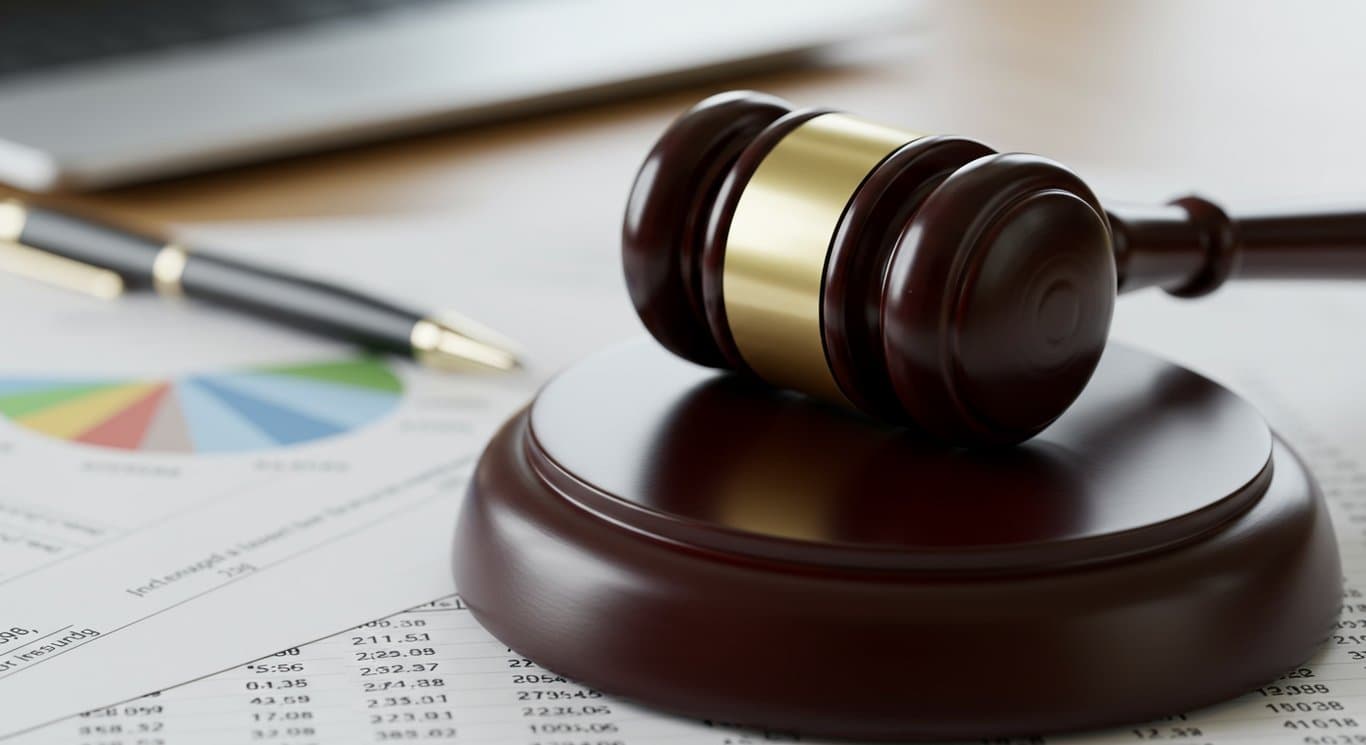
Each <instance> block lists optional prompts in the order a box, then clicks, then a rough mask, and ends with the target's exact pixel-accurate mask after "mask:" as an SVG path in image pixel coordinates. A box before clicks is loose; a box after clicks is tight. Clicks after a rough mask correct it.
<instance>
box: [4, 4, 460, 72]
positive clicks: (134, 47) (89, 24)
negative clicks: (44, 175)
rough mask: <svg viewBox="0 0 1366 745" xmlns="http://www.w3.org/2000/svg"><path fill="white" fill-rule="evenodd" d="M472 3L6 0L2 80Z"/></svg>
mask: <svg viewBox="0 0 1366 745" xmlns="http://www.w3.org/2000/svg"><path fill="white" fill-rule="evenodd" d="M450 2H468V0H0V78H6V77H10V76H16V75H22V74H27V73H32V72H39V71H43V70H48V69H52V68H57V67H64V66H69V65H78V64H85V63H91V62H98V61H103V60H107V59H113V58H118V57H128V56H134V55H140V54H147V53H154V52H159V51H163V50H167V49H172V48H176V47H185V46H191V45H195V44H205V43H212V42H216V41H223V40H229V39H235V38H237V37H241V36H247V35H250V34H259V33H263V32H267V31H277V30H283V29H301V28H303V27H307V26H312V25H316V24H322V23H332V22H336V21H339V20H346V19H356V18H357V17H362V19H363V17H366V16H374V15H376V14H380V13H391V12H398V11H401V10H403V9H406V8H410V7H412V6H420V5H433V4H436V3H450Z"/></svg>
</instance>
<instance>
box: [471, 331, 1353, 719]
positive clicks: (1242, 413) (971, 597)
mask: <svg viewBox="0 0 1366 745" xmlns="http://www.w3.org/2000/svg"><path fill="white" fill-rule="evenodd" d="M454 558H455V577H456V581H457V584H458V586H459V590H460V592H461V595H462V597H463V598H464V599H465V601H466V602H467V603H468V605H469V606H470V608H471V609H472V611H473V612H474V614H475V616H476V617H477V618H478V619H479V621H480V622H481V623H482V624H484V625H485V626H486V627H487V628H488V629H489V630H490V631H491V632H493V634H494V635H495V636H497V637H498V638H499V639H501V640H502V641H503V642H505V643H506V644H508V645H509V646H510V647H512V648H513V649H515V650H517V651H518V652H520V653H522V654H524V655H526V656H528V657H529V658H531V659H532V660H534V661H536V662H537V663H539V664H541V665H544V666H546V667H548V668H549V669H551V670H553V671H555V672H557V673H560V674H563V675H566V676H569V677H571V678H574V679H576V680H579V681H581V682H583V683H585V684H587V685H589V686H592V687H593V688H596V689H600V690H602V691H605V692H608V693H611V694H614V695H619V696H623V697H626V698H628V699H632V700H635V701H638V702H641V703H644V704H647V705H650V706H654V707H658V708H660V709H663V710H666V711H670V712H675V713H679V714H683V715H687V716H693V717H701V718H706V719H710V720H715V721H724V722H734V723H739V724H746V725H754V726H760V727H767V728H772V729H776V730H779V731H783V732H797V733H801V734H803V735H812V736H816V735H820V736H835V737H844V738H879V739H930V738H933V739H959V738H963V739H968V738H974V739H975V738H983V737H1005V736H1015V735H1034V734H1041V733H1049V732H1057V731H1064V730H1073V729H1080V728H1091V727H1101V726H1111V725H1116V724H1123V723H1130V722H1137V721H1143V720H1146V719H1149V718H1153V717H1157V716H1164V715H1167V714H1170V713H1172V712H1179V711H1186V710H1189V709H1192V708H1194V707H1198V706H1203V705H1206V704H1210V703H1214V702H1216V701H1220V700H1223V699H1226V698H1230V697H1233V696H1237V695H1239V694H1241V693H1244V692H1246V691H1247V690H1250V689H1251V688H1254V687H1255V686H1257V685H1260V684H1262V683H1264V682H1265V681H1266V680H1269V679H1271V678H1273V677H1274V676H1276V675H1277V674H1279V673H1281V672H1283V671H1284V670H1285V669H1288V668H1290V667H1292V666H1294V665H1297V664H1299V663H1301V662H1302V661H1304V660H1305V659H1307V658H1308V657H1309V656H1310V655H1311V654H1312V653H1313V652H1314V650H1315V649H1316V648H1317V646H1318V644H1319V643H1320V642H1321V640H1322V639H1324V638H1325V635H1326V634H1327V633H1328V632H1329V630H1330V629H1331V627H1332V625H1333V623H1334V621H1335V618H1336V615H1337V612H1338V606H1339V604H1340V598H1339V592H1340V581H1341V570H1340V566H1339V560H1338V555H1337V549H1336V544H1335V540H1334V537H1333V532H1332V529H1331V526H1330V524H1329V520H1328V515H1327V512H1326V510H1325V507H1324V505H1323V501H1322V498H1321V496H1320V494H1319V492H1318V490H1317V489H1316V488H1315V486H1314V485H1313V483H1312V481H1311V480H1310V478H1309V476H1308V474H1307V473H1306V472H1305V471H1304V469H1303V467H1302V466H1301V465H1300V463H1299V461H1298V460H1297V459H1296V458H1295V456H1294V455H1293V454H1292V453H1291V452H1290V451H1289V450H1287V449H1286V448H1285V447H1284V446H1283V445H1281V444H1280V443H1279V442H1278V441H1277V440H1276V439H1275V438H1274V437H1273V436H1272V434H1271V433H1270V432H1269V431H1268V429H1267V427H1266V425H1265V424H1264V423H1263V422H1262V421H1261V419H1260V417H1259V416H1258V414H1257V412H1256V411H1255V410H1254V409H1253V408H1252V407H1251V406H1250V405H1249V404H1247V403H1246V402H1244V401H1243V400H1241V399H1240V398H1238V397H1237V396H1236V395H1234V394H1232V393H1230V392H1229V391H1227V390H1225V389H1223V388H1221V387H1220V386H1218V385H1217V384H1215V383H1213V382H1211V381H1209V380H1207V379H1205V378H1202V377H1200V376H1198V375H1195V374H1193V373H1191V372H1189V371H1186V370H1183V369H1181V368H1179V367H1176V366H1174V365H1172V364H1170V363H1167V362H1163V361H1161V360H1159V359H1157V358H1155V357H1153V356H1151V355H1148V354H1146V353H1142V352H1138V351H1135V350H1131V349H1128V348H1125V347H1123V346H1118V345H1116V346H1115V347H1113V348H1111V349H1110V350H1109V351H1107V353H1106V357H1105V359H1104V360H1103V361H1102V363H1101V365H1100V368H1099V370H1098V372H1097V374H1096V377H1095V380H1094V381H1093V383H1092V385H1091V386H1090V387H1089V388H1088V389H1087V391H1086V392H1085V393H1084V394H1082V396H1081V398H1080V399H1079V400H1078V402H1077V404H1076V406H1074V407H1073V408H1072V409H1071V410H1070V411H1068V412H1067V413H1066V414H1065V415H1063V417H1062V418H1060V419H1059V420H1058V421H1057V422H1056V423H1055V424H1054V425H1053V426H1051V427H1050V428H1049V429H1047V430H1046V431H1045V432H1043V433H1042V434H1041V435H1040V436H1039V437H1038V438H1035V439H1034V440H1033V441H1031V442H1029V443H1026V444H1024V445H1021V446H1019V447H1016V448H1009V449H999V450H992V451H965V450H954V449H948V448H943V447H940V446H937V445H933V444H929V443H926V442H925V441H924V440H922V439H918V438H914V437H909V436H907V434H906V433H905V432H904V431H903V430H900V429H898V428H896V427H893V426H888V425H877V424H875V423H873V422H870V421H869V420H867V419H866V418H864V417H861V416H859V415H857V414H855V413H853V412H848V411H845V410H843V409H841V408H838V407H834V406H829V405H825V404H822V403H820V402H817V401H814V400H812V399H807V398H804V397H799V396H792V395H790V394H785V393H783V392H781V391H776V390H774V389H771V388H767V387H765V386H762V385H760V384H758V383H757V382H755V381H752V380H750V379H747V378H744V377H741V376H734V375H727V374H725V373H718V372H715V371H709V370H706V369H704V368H700V367H697V366H694V365H690V364H688V363H686V362H684V361H682V360H679V359H677V358H675V357H672V356H670V355H669V354H668V353H666V352H665V351H663V350H662V349H659V348H658V347H657V346H655V345H653V344H651V343H650V342H648V341H646V340H639V341H636V342H633V343H630V344H627V345H623V346H620V347H616V348H613V349H609V350H606V351H604V352H601V353H599V354H598V355H596V356H594V357H592V358H589V359H588V360H585V361H584V362H581V363H580V364H578V365H576V366H575V367H573V368H571V369H570V370H568V371H566V372H565V373H563V374H562V375H561V376H560V377H559V378H557V379H556V380H554V381H552V382H551V383H550V384H549V385H547V386H546V388H545V389H544V390H543V391H542V392H541V393H540V395H539V396H538V398H537V399H536V401H535V402H534V403H533V404H532V406H531V408H530V410H529V411H528V412H523V413H521V414H520V415H518V416H516V417H515V418H514V419H513V420H512V421H510V422H509V423H508V424H507V425H506V426H505V427H504V428H503V430H502V431H501V432H500V433H499V434H498V435H497V436H496V437H495V438H494V440H493V442H492V444H491V445H490V446H489V449H488V451H487V452H486V453H485V454H484V456H483V458H482V459H481V461H480V464H479V466H478V469H477V471H476V473H475V475H474V478H473V481H472V483H471V486H470V490H469V494H468V495H467V498H466V501H465V503H464V506H463V508H462V515H461V519H460V525H459V528H458V531H457V536H456V542H455V557H454Z"/></svg>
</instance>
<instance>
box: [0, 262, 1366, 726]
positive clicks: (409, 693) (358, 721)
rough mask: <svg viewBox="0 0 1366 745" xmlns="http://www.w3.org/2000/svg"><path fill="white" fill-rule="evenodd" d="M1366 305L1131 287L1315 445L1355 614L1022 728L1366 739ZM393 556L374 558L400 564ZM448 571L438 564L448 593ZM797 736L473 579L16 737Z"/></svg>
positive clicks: (1152, 325) (1218, 375) (1141, 332)
mask: <svg viewBox="0 0 1366 745" xmlns="http://www.w3.org/2000/svg"><path fill="white" fill-rule="evenodd" d="M1363 323H1366V291H1363V290H1358V289H1352V288H1349V287H1346V286H1337V287H1334V286H1327V287H1325V286H1322V285H1318V286H1311V285H1280V284H1278V285H1270V286H1265V287H1254V288H1251V289H1241V288H1240V289H1236V290H1229V291H1227V292H1226V293H1225V294H1224V295H1223V296H1221V297H1217V298H1211V299H1207V300H1202V301H1197V302H1185V301H1176V300H1171V299H1167V298H1164V297H1162V296H1160V295H1157V294H1147V295H1144V296H1139V297H1135V298H1130V299H1125V300H1123V301H1122V302H1121V308H1120V311H1119V317H1118V319H1117V323H1116V326H1117V328H1116V335H1117V337H1119V338H1122V339H1126V340H1128V341H1130V342H1132V343H1135V344H1138V345H1140V346H1144V347H1147V348H1150V349H1154V350H1157V351H1161V352H1163V353H1164V354H1167V355H1168V356H1170V357H1172V358H1174V359H1176V360H1179V361H1181V362H1183V363H1185V364H1188V365H1190V366H1192V367H1194V368H1195V369H1196V370H1197V371H1200V372H1202V373H1204V374H1206V375H1209V376H1211V377H1213V378H1215V379H1217V380H1220V381H1221V382H1224V383H1225V384H1227V385H1229V386H1230V387H1232V388H1233V389H1235V390H1237V391H1238V392H1240V393H1241V394H1242V395H1244V396H1246V397H1248V398H1249V399H1251V400H1252V401H1253V402H1254V403H1255V404H1256V405H1258V406H1259V407H1260V408H1261V409H1262V411H1263V413H1264V414H1265V415H1266V417H1267V418H1268V420H1269V421H1270V422H1271V424H1272V425H1273V426H1274V427H1275V428H1276V430H1277V431H1278V432H1280V433H1281V434H1282V435H1283V436H1284V437H1285V439H1286V440H1287V441H1288V442H1289V443H1290V444H1291V445H1292V446H1293V447H1294V448H1296V449H1297V450H1298V452H1299V453H1300V454H1301V455H1302V456H1303V457H1304V458H1305V459H1306V461H1307V462H1308V464H1309V466H1310V468H1311V470H1312V471H1313V472H1314V474H1315V475H1316V476H1317V478H1318V480H1319V482H1320V484H1321V486H1322V487H1323V489H1324V492H1325V494H1326V495H1327V499H1328V502H1329V506H1330V509H1331V511H1332V514H1333V518H1334V522H1335V525H1336V528H1337V533H1338V538H1339V541H1340V545H1341V548H1342V554H1343V560H1344V567H1345V571H1346V575H1347V582H1346V585H1345V587H1344V590H1343V592H1344V606H1343V612H1342V617H1341V620H1340V622H1339V624H1338V628H1337V629H1335V630H1334V632H1333V634H1332V636H1331V637H1330V638H1329V639H1327V640H1326V642H1325V644H1324V646H1323V648H1322V649H1321V651H1320V652H1319V653H1318V654H1317V655H1315V656H1314V658H1313V659H1310V660H1306V661H1305V663H1304V664H1303V665H1301V666H1299V667H1296V668H1294V669H1291V670H1287V671H1285V673H1284V674H1283V675H1281V676H1280V677H1279V678H1277V679H1274V680H1268V681H1266V683H1265V685H1263V686H1262V687H1260V688H1258V689H1256V690H1253V691H1249V692H1248V693H1247V694H1246V695H1244V696H1242V697H1240V698H1238V699H1236V700H1234V701H1230V702H1228V703H1225V704H1221V705H1218V706H1214V707H1210V708H1207V709H1202V710H1198V711H1188V712H1172V713H1171V715H1170V716H1169V717H1166V718H1164V719H1162V720H1160V721H1155V722H1147V723H1137V724H1133V725H1129V726H1123V727H1118V728H1115V729H1113V730H1109V731H1104V732H1090V733H1079V734H1069V735H1065V736H1050V737H1038V738H1028V737H1025V738H1021V739H1020V740H1018V741H1019V742H1022V743H1023V742H1037V743H1045V742H1048V743H1053V742H1056V743H1133V742H1147V741H1155V742H1173V743H1192V745H1194V744H1196V743H1215V744H1224V743H1244V742H1247V743H1252V742H1257V743H1286V744H1287V745H1290V744H1291V743H1297V744H1299V745H1352V744H1357V743H1363V742H1366V594H1363V593H1366V384H1363V371H1366V342H1363V341H1361V335H1360V333H1359V329H1360V327H1361V326H1362V325H1363ZM393 561H394V560H393V559H392V558H391V557H385V558H383V559H376V560H375V563H378V564H383V565H386V566H390V567H392V566H393V564H392V562H393ZM444 587H445V585H444V583H443V582H441V581H435V580H434V581H433V582H432V585H431V591H432V594H433V597H434V598H436V597H437V596H438V595H441V594H442V589H443V588H444ZM717 612H724V609H722V608H718V609H717ZM603 621H604V623H610V622H611V619H610V618H604V619H603ZM1124 641H1125V640H1123V639H1116V640H1115V644H1123V643H1124ZM888 663H889V664H898V665H902V666H903V667H904V668H905V671H906V674H907V675H923V676H930V677H932V676H934V675H936V674H939V673H940V671H935V670H917V669H916V668H915V661H914V660H904V661H888ZM972 672H973V673H974V674H980V675H991V670H989V669H984V670H976V671H972ZM813 674H819V671H813ZM1038 684H1039V685H1048V681H1047V680H1040V681H1039V682H1038ZM1021 734H1022V735H1027V733H1021ZM798 739H800V738H796V737H794V736H792V735H790V734H787V733H782V732H760V731H755V730H746V729H735V728H732V727H730V726H727V725H726V724H724V723H718V722H696V721H689V720H685V719H679V718H675V717H670V716H665V715H661V714H657V713H653V712H651V711H649V710H647V709H644V708H641V707H638V706H636V705H633V704H630V703H627V702H623V701H619V700H616V699H614V698H611V697H609V696H604V695H602V694H601V693H599V692H597V691H593V690H591V689H587V688H584V687H582V686H579V685H576V684H575V683H574V682H573V681H569V680H565V679H564V678H562V677H560V676H557V675H555V674H554V673H553V672H550V671H546V670H543V669H541V668H539V667H537V666H536V665H535V664H534V663H532V662H530V661H528V660H526V659H524V658H522V657H521V656H520V655H518V654H516V653H515V652H513V651H511V650H509V649H508V648H507V647H505V646H503V645H502V644H500V643H499V642H498V641H497V640H495V639H494V638H492V637H491V636H490V635H488V634H487V633H486V632H484V631H483V630H482V629H481V628H480V627H479V626H478V625H477V624H476V623H475V622H474V620H473V618H472V617H471V616H470V614H469V613H468V612H467V611H465V610H464V609H463V607H462V606H461V605H460V602H459V599H458V597H455V596H447V597H442V598H440V599H437V600H435V602H431V603H428V604H426V605H422V606H419V607H416V608H413V609H411V610H407V611H404V612H400V613H398V614H396V615H392V616H389V617H387V618H383V619H381V620H378V621H374V622H370V623H366V624H364V625H361V626H359V627H357V628H355V629H352V630H350V631H347V632H345V633H342V634H338V635H336V636H333V637H330V638H327V639H325V640H322V641H318V642H315V643H312V644H306V645H302V646H295V647H288V648H285V649H283V650H282V651H279V652H278V653H277V654H274V655H271V656H268V657H265V658H263V659H260V660H258V661H256V662H253V663H251V664H248V665H245V666H242V667H239V668H237V669H234V670H231V671H229V672H225V673H222V674H220V675H216V676H213V677H209V678H207V679H204V680H201V681H197V682H194V683H191V684H188V685H184V686H181V687H178V688H174V689H171V690H168V691H165V692H163V693H161V694H159V695H155V696H151V697H147V698H141V699H137V700H134V701H129V702H127V703H124V704H121V705H117V706H110V707H106V708H100V709H97V710H95V711H91V712H89V713H86V714H83V715H80V716H76V717H72V718H69V719H66V720H64V721H61V722H58V723H55V724H52V725H50V726H47V727H45V728H42V729H40V730H36V731H34V732H31V733H28V734H25V735H23V736H21V737H18V738H16V739H15V740H14V742H15V744H16V745H74V744H75V743H91V744H93V743H100V744H101V745H152V744H153V743H158V744H164V745H198V744H200V743H218V742H249V741H250V742H266V743H322V744H329V743H376V742H424V741H427V742H438V741H439V742H452V741H453V742H470V743H480V744H481V745H483V744H490V745H492V744H494V743H510V744H520V745H542V744H549V743H575V744H582V745H588V744H592V745H654V744H661V745H662V744H663V743H669V744H670V745H741V744H743V743H750V742H755V743H757V742H774V741H777V742H782V741H793V740H798ZM1003 742H1004V741H1003Z"/></svg>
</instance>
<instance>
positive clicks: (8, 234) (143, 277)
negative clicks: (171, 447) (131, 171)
mask: <svg viewBox="0 0 1366 745" xmlns="http://www.w3.org/2000/svg"><path fill="white" fill-rule="evenodd" d="M0 268H3V269H7V270H10V271H13V272H15V273H18V274H23V275H25V276H29V277H32V278H34V279H40V280H44V281H47V282H51V283H53V284H58V285H62V286H65V287H68V288H71V289H76V290H80V291H84V292H87V293H89V294H93V295H98V296H101V297H116V296H118V295H120V294H122V293H123V292H124V291H125V290H138V289H152V290H155V291H156V292H157V293H159V294H161V295H162V296H166V297H182V296H183V297H189V298H196V299H201V300H206V301H209V302H213V303H217V304H219V305H223V306H225V307H229V308H234V309H237V310H241V311H245V312H247V313H251V314H253V315H256V316H260V317H263V318H268V319H270V320H273V321H278V322H281V323H285V324H288V325H291V326H295V327H298V328H302V329H306V330H309V331H313V332H316V333H320V334H323V335H326V336H329V337H332V338H336V339H341V340H344V341H348V342H352V343H355V344H359V345H361V346H364V347H367V348H370V349H375V350H383V351H387V352H394V353H398V354H403V355H408V356H411V357H412V358H413V359H415V360H417V361H418V362H420V363H422V364H424V365H427V366H430V367H435V368H439V369H446V370H468V369H472V368H491V369H494V370H512V369H514V368H516V367H518V366H519V363H518V361H517V357H516V356H515V355H514V354H513V353H512V352H510V351H508V350H506V349H503V348H500V347H498V346H495V345H494V344H492V343H490V342H488V341H484V340H481V339H478V338H475V336H474V335H473V334H472V333H471V331H470V330H462V329H460V328H458V327H457V326H456V325H454V324H452V323H451V322H450V321H448V320H446V321H443V320H438V319H437V318H435V317H433V316H430V315H427V314H424V313H418V312H414V311H411V310H408V309H406V308H402V307H400V306H397V305H393V304H391V303H388V302H385V301H383V300H379V299H376V298H373V297H369V296H367V295H363V294H361V293H358V292H355V291H353V290H349V289H347V288H344V287H338V286H336V285H332V284H328V283H325V282H320V281H318V280H314V279H309V278H307V277H300V276H296V275H291V274H287V273H284V272H279V271H275V270H271V269H265V268H262V267H256V266H252V265H250V264H247V263H243V262H240V261H234V260H230V259H225V258H221V257H218V256H212V255H206V254H199V253H195V252H192V251H191V250H190V249H189V248H187V247H185V246H184V245H182V244H180V243H175V242H167V241H163V240H159V239H157V238H155V237H152V236H149V235H144V234H141V233H136V232H131V231H128V230H125V229H123V228H119V227H114V226H112V225H109V224H105V223H101V222H96V221H93V220H90V219H87V218H84V217H78V216H75V215H72V214H69V213H66V212H59V211H56V210H53V209H49V208H41V207H33V206H29V205H25V204H22V203H20V202H18V201H14V200H0Z"/></svg>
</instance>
